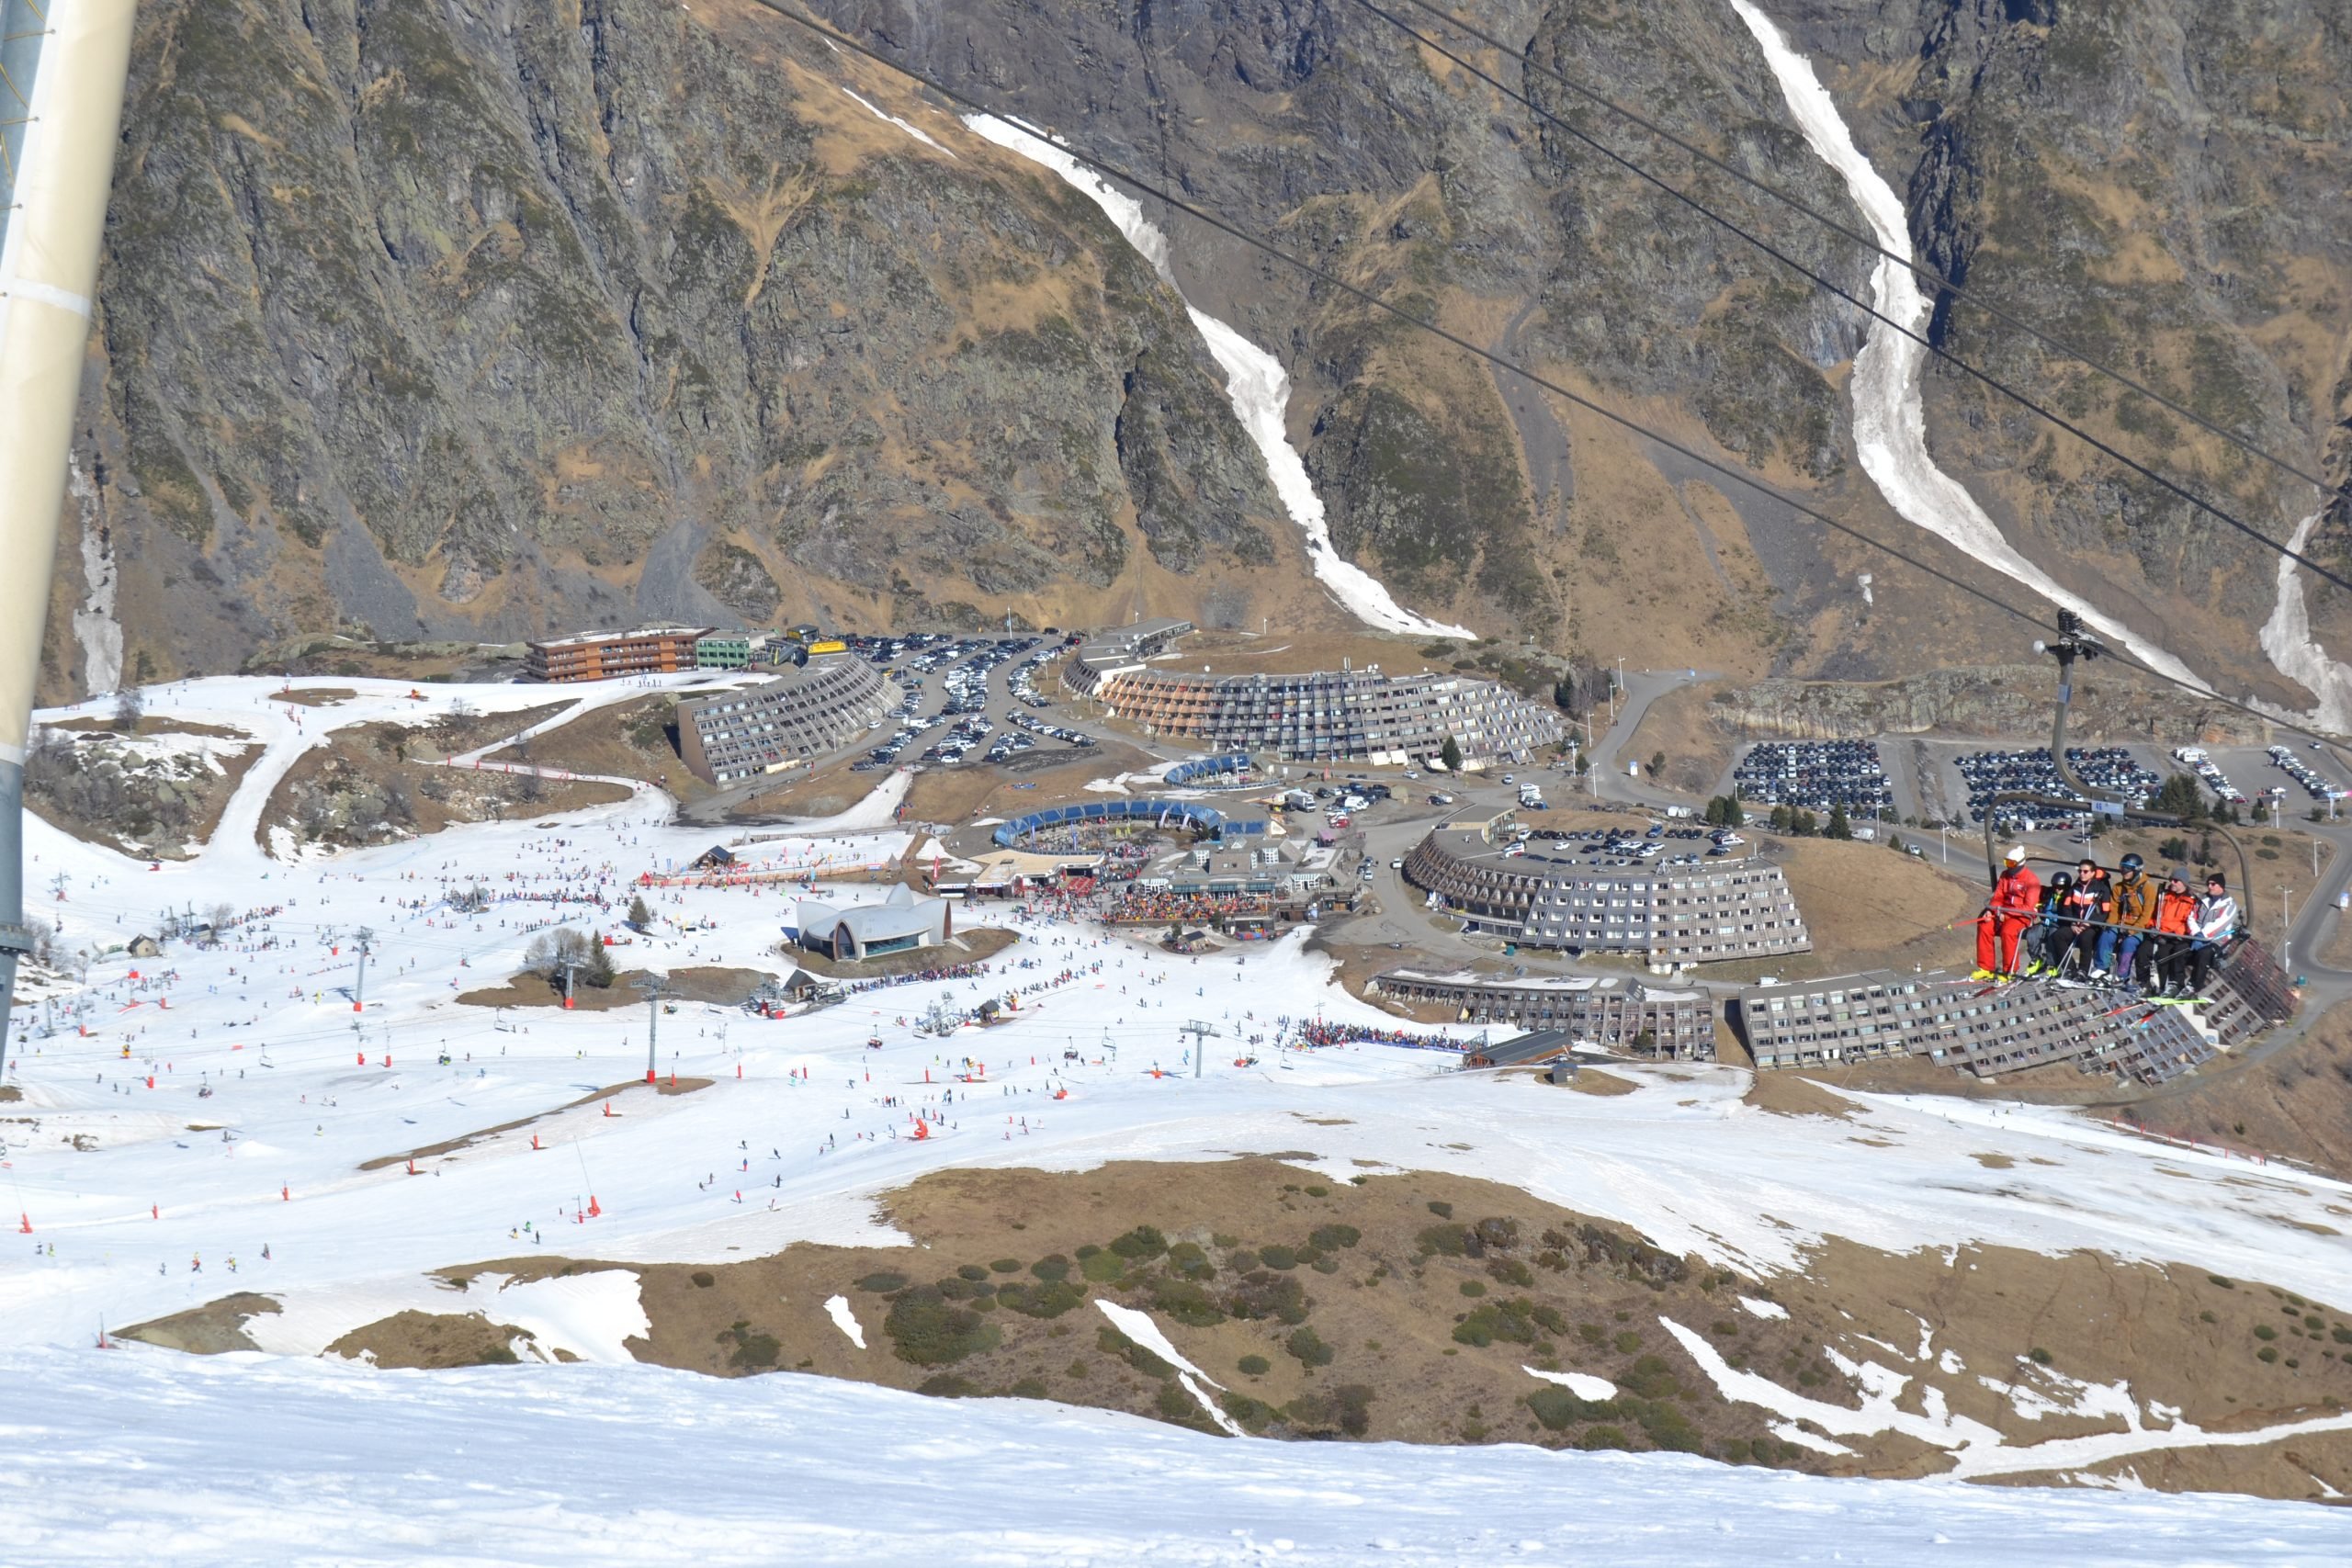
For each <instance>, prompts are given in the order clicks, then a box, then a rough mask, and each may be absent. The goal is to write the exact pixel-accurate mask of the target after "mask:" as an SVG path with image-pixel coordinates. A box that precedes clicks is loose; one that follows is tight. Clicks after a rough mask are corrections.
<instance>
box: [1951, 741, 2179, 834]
mask: <svg viewBox="0 0 2352 1568" xmlns="http://www.w3.org/2000/svg"><path fill="white" fill-rule="evenodd" d="M2066 761H2067V762H2068V763H2070V764H2071V765H2072V766H2073V768H2074V770H2075V776H2076V777H2078V778H2080V779H2081V780H2082V781H2083V782H2084V783H2085V784H2088V785H2090V786H2091V787H2092V788H2093V789H2096V790H2098V791H2100V792H2102V793H2104V794H2106V795H2110V796H2114V797H2118V798H2120V799H2122V800H2123V801H2124V802H2126V803H2127V804H2129V805H2132V806H2144V805H2146V804H2147V802H2148V799H2149V797H2150V796H2151V795H2154V794H2155V793H2156V789H2157V787H2158V785H2159V784H2162V783H2163V781H2162V780H2160V779H2158V778H2157V777H2156V775H2155V773H2154V771H2152V770H2150V769H2148V768H2143V767H2142V766H2141V765H2140V764H2139V763H2138V762H2136V761H2132V758H2131V752H2129V751H2127V750H2124V749H2123V748H2122V747H2120V746H2094V747H2085V746H2069V747H2068V748H2066ZM1956 765H1957V766H1958V767H1959V769H1960V776H1961V778H1962V781H1963V782H1965V783H1966V784H1967V785H1968V819H1969V820H1970V821H1972V822H1982V821H1984V820H1985V814H1986V813H1988V812H1990V813H1991V814H1992V817H1993V821H1994V825H1995V826H1996V827H2004V828H2017V829H2036V828H2040V829H2070V828H2081V827H2083V826H2084V824H2085V821H2086V818H2087V817H2088V815H2089V813H2088V812H2087V810H2085V811H2067V810H2064V809H2063V808H2060V807H2036V806H2032V805H2028V804H2024V803H2012V804H2010V805H2007V806H2002V807H1995V805H1994V804H1993V802H1994V799H1995V797H1996V796H1998V795H2013V794H2025V795H2044V796H2047V797H2049V798H2051V799H2053V800H2057V801H2062V802H2069V801H2071V802H2078V803H2080V804H2081V805H2083V806H2084V807H2088V806H2089V804H2090V803H2089V802H2088V801H2086V800H2084V798H2083V796H2082V795H2079V794H2077V793H2076V792H2075V790H2074V789H2073V788H2072V787H2071V786H2070V785H2068V784H2066V783H2065V782H2064V780H2063V779H2061V778H2060V777H2059V776H2058V764H2057V762H2056V761H2053V760H2052V757H2051V755H2050V749H2049V748H2048V747H2047V746H2041V747H2036V748H2034V749H2033V750H2030V751H1971V752H1968V753H1966V754H1965V755H1963V756H1962V757H1961V759H1960V760H1959V761H1958V763H1957V764H1956Z"/></svg>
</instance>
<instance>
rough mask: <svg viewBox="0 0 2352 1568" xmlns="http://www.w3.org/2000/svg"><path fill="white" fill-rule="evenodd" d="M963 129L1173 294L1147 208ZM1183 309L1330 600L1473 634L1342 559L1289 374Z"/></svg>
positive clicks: (1371, 619)
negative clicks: (1099, 220) (1059, 188)
mask: <svg viewBox="0 0 2352 1568" xmlns="http://www.w3.org/2000/svg"><path fill="white" fill-rule="evenodd" d="M964 124H965V125H966V126H967V128H968V129H969V130H971V132H972V133H973V134H974V135H975V136H978V137H980V138H982V139H983V140H985V141H993V142H995V143H996V144H997V145H998V146H1000V147H1001V148H1003V149H1005V150H1006V151H1007V152H1016V153H1018V154H1020V155H1021V156H1022V157H1023V158H1026V159H1028V160H1029V161H1030V162H1031V163H1033V164H1039V165H1040V166H1042V167H1044V168H1046V169H1050V170H1051V171H1053V172H1054V173H1055V174H1056V175H1060V176H1061V178H1062V179H1063V181H1064V182H1065V183H1067V184H1068V185H1069V186H1070V187H1071V188H1072V189H1073V190H1076V191H1078V192H1079V193H1080V195H1082V196H1084V197H1086V198H1087V199H1088V200H1090V201H1091V202H1093V203H1094V205H1095V206H1097V207H1099V208H1101V209H1103V216H1104V217H1106V218H1108V219H1110V220H1111V221H1112V223H1113V224H1114V226H1116V228H1117V229H1118V231H1119V232H1120V233H1121V234H1123V235H1125V237H1126V241H1127V243H1128V244H1130V245H1133V246H1134V247H1135V249H1136V254H1138V255H1140V256H1142V257H1143V259H1144V260H1146V261H1148V262H1149V263H1150V264H1151V266H1152V270H1153V271H1155V272H1157V273H1158V274H1159V278H1160V281H1161V282H1163V283H1165V284H1167V285H1168V287H1169V288H1171V289H1176V288H1177V285H1176V275H1175V273H1174V272H1173V271H1172V270H1171V269H1170V265H1169V254H1170V252H1169V248H1168V236H1167V235H1166V234H1164V233H1162V232H1161V231H1159V227H1158V226H1157V225H1155V224H1154V223H1153V222H1152V221H1151V220H1149V219H1148V218H1146V217H1145V216H1144V211H1143V203H1141V202H1140V201H1137V200H1136V198H1135V197H1131V196H1129V195H1128V194H1127V193H1126V192H1125V191H1124V190H1121V189H1119V188H1118V187H1117V186H1114V185H1112V184H1111V183H1110V182H1109V181H1107V180H1105V179H1103V178H1102V177H1101V176H1099V175H1096V174H1095V173H1094V172H1093V171H1092V170H1091V169H1089V168H1086V167H1085V166H1083V165H1082V164H1080V163H1079V162H1078V160H1077V159H1075V158H1073V157H1071V156H1070V155H1069V153H1068V152H1065V151H1064V150H1063V149H1061V148H1060V147H1058V146H1057V145H1055V143H1054V142H1053V141H1049V140H1048V139H1046V137H1044V136H1041V135H1039V134H1037V133H1036V132H1035V130H1031V129H1030V128H1029V127H1027V126H1023V125H1017V124H1015V123H1013V122H1012V121H1010V120H1003V119H999V118H997V117H996V116H994V115H982V114H969V115H966V116H965V117H964ZM1177 297H1178V298H1179V299H1182V298H1183V292H1182V289H1177ZM1184 313H1185V314H1186V315H1187V316H1188V317H1190V318H1191V320H1192V322H1193V330H1195V331H1196V332H1198V333H1200V334H1201V341H1202V342H1203V343H1204V344H1207V345H1208V351H1209V356H1210V357H1211V358H1212V359H1215V360H1216V363H1217V368H1218V369H1220V370H1222V371H1224V372H1225V386H1226V399H1227V401H1228V402H1230V403H1231V404H1232V405H1233V412H1234V415H1235V417H1237V418H1238V419H1239V420H1240V421H1241V428H1242V429H1243V430H1244V431H1246V432H1248V433H1249V436H1250V442H1251V444H1252V445H1254V446H1256V447H1257V448H1258V451H1259V453H1260V454H1261V456H1263V457H1264V458H1265V459H1266V477H1267V478H1268V479H1271V480H1272V482H1273V487H1274V493H1275V495H1276V496H1278V497H1280V498H1281V500H1282V503H1283V511H1285V512H1287V513H1290V519H1291V521H1292V522H1294V523H1295V524H1297V525H1298V528H1299V531H1300V532H1301V533H1303V534H1305V535H1306V542H1307V551H1306V558H1307V564H1308V565H1309V566H1311V567H1312V568H1313V569H1314V571H1315V576H1316V578H1317V581H1320V582H1321V583H1322V584H1323V586H1324V587H1325V588H1326V589H1328V590H1329V591H1330V594H1331V597H1332V598H1334V599H1336V600H1338V601H1339V602H1340V604H1341V605H1342V606H1344V607H1345V608H1346V609H1347V610H1348V611H1349V613H1350V614H1351V615H1354V616H1355V617H1356V619H1358V620H1360V621H1362V622H1363V623H1364V624H1365V625H1366V626H1378V627H1380V628H1381V629H1382V630H1383V631H1392V632H1412V633H1415V634H1418V635H1421V636H1433V637H1464V638H1468V637H1476V635H1477V634H1476V632H1473V631H1472V630H1471V629H1470V628H1469V627H1467V626H1450V625H1447V624H1445V623H1443V622H1441V621H1433V620H1430V618H1429V617H1428V616H1426V615H1417V614H1416V613H1414V612H1413V611H1411V610H1408V609H1406V608H1405V607H1404V606H1403V605H1401V604H1397V599H1396V596H1395V595H1394V594H1392V593H1390V592H1388V587H1387V585H1386V584H1385V583H1384V582H1382V581H1380V580H1379V579H1378V578H1376V577H1374V576H1373V575H1372V573H1370V572H1368V571H1366V570H1363V568H1362V567H1360V566H1358V565H1356V564H1355V563H1354V562H1353V561H1350V560H1345V559H1342V558H1341V557H1340V553H1339V551H1338V550H1336V549H1335V548H1333V547H1332V545H1331V528H1330V524H1329V521H1328V520H1327V518H1326V517H1325V515H1324V511H1323V498H1322V497H1321V496H1319V495H1317V494H1316V493H1315V483H1314V481H1313V480H1312V479H1308V478H1307V474H1306V461H1305V460H1304V459H1303V458H1301V457H1299V455H1298V448H1296V447H1295V446H1292V445H1291V444H1290V429H1289V426H1288V425H1287V424H1285V423H1283V411H1284V410H1285V409H1287V408H1288V407H1289V406H1290V377H1289V376H1288V375H1287V374H1286V373H1285V372H1284V371H1283V367H1282V361H1280V360H1278V359H1276V358H1275V357H1274V356H1273V355H1272V354H1269V353H1268V352H1266V350H1264V349H1262V348H1261V347H1259V346H1258V345H1257V344H1254V343H1251V342H1250V340H1249V339H1248V338H1246V337H1244V336H1242V335H1241V333H1238V332H1236V331H1235V330H1234V329H1233V328H1232V327H1230V326H1228V325H1227V324H1226V323H1225V322H1223V321H1218V320H1217V319H1216V317H1215V316H1212V315H1209V314H1208V313H1206V312H1205V311H1203V310H1195V309H1193V306H1192V305H1191V304H1190V303H1189V302H1187V303H1186V304H1185V306H1184Z"/></svg>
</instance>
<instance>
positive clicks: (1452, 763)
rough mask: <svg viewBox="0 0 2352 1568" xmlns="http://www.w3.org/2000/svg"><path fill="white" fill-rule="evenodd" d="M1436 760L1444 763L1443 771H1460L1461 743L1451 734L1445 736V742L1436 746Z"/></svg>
mask: <svg viewBox="0 0 2352 1568" xmlns="http://www.w3.org/2000/svg"><path fill="white" fill-rule="evenodd" d="M1437 760H1438V761H1441V762H1443V763H1444V764H1445V771H1446V772H1447V773H1460V772H1461V771H1462V743H1461V742H1460V741H1458V740H1456V739H1453V736H1451V735H1449V736H1447V737H1446V738H1445V744H1444V745H1443V746H1442V747H1440V748H1438V753H1437Z"/></svg>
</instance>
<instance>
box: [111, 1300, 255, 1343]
mask: <svg viewBox="0 0 2352 1568" xmlns="http://www.w3.org/2000/svg"><path fill="white" fill-rule="evenodd" d="M281 1310H283V1309H281V1308H280V1307H279V1305H278V1303H277V1299H276V1298H275V1297H271V1296H264V1295H256V1294H255V1293H254V1292H251V1291H241V1292H238V1293H237V1294H235V1295H233V1296H222V1297H221V1298H220V1300H219V1301H216V1302H207V1303H204V1305H202V1306H199V1307H190V1308H189V1309H188V1310H187V1311H186V1312H175V1313H173V1314H171V1315H170V1316H168V1317H155V1318H150V1319H148V1320H147V1321H146V1322H144V1323H134V1324H132V1325H130V1327H129V1328H123V1329H118V1330H116V1333H115V1337H117V1338H119V1339H136V1340H138V1341H140V1342H141V1344H146V1345H160V1346H162V1347H163V1348H164V1349H166V1350H185V1351H187V1352H188V1353H189V1354H191V1355H197V1356H218V1355H222V1354H224V1353H226V1352H228V1351H231V1350H258V1349H260V1348H261V1347H260V1346H258V1345H256V1344H254V1341H253V1338H252V1337H251V1336H249V1335H248V1334H246V1333H245V1320H246V1319H247V1318H250V1317H252V1316H254V1315H255V1314H259V1313H265V1312H278V1311H281Z"/></svg>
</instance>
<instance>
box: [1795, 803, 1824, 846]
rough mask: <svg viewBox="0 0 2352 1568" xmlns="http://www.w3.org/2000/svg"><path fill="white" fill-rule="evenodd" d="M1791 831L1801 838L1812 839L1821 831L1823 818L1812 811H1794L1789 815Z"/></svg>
mask: <svg viewBox="0 0 2352 1568" xmlns="http://www.w3.org/2000/svg"><path fill="white" fill-rule="evenodd" d="M1789 831H1791V832H1792V833H1794V834H1795V835H1796V836H1797V837H1798V838H1800V839H1810V838H1812V837H1814V836H1815V834H1817V833H1819V832H1820V831H1821V818H1818V817H1815V815H1814V814H1813V813H1812V812H1810V811H1804V810H1799V811H1794V812H1792V813H1790V816H1789Z"/></svg>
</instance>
